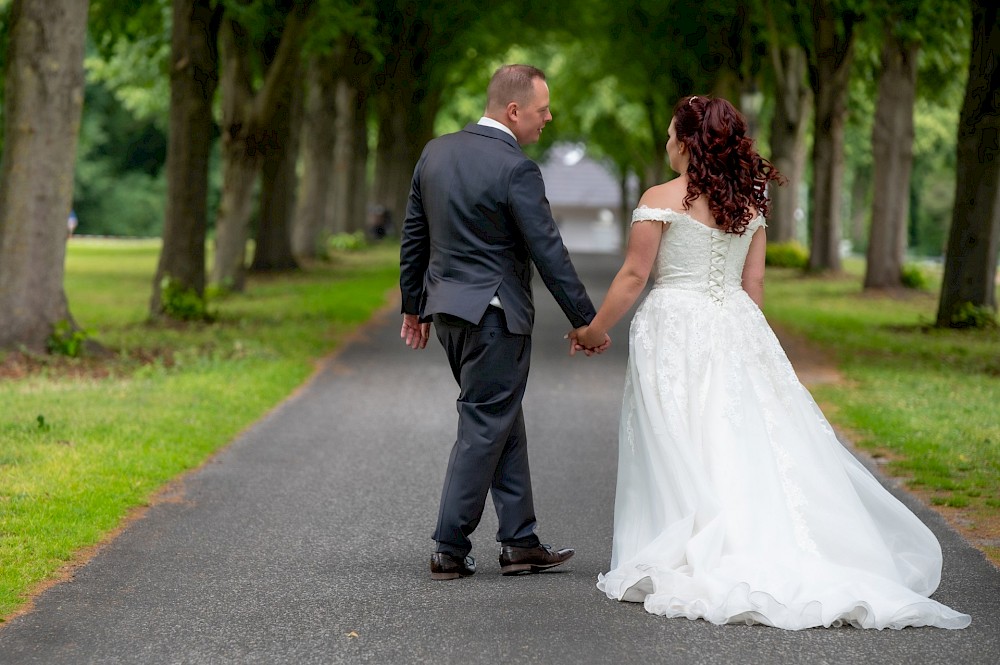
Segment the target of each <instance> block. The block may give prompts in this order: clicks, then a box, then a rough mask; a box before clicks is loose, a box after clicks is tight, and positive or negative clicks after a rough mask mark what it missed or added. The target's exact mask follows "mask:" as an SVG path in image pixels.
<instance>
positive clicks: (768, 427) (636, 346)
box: [597, 207, 971, 629]
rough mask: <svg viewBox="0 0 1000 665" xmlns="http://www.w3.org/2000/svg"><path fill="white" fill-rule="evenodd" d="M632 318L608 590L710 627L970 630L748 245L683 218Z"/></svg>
mask: <svg viewBox="0 0 1000 665" xmlns="http://www.w3.org/2000/svg"><path fill="white" fill-rule="evenodd" d="M640 220H654V221H659V222H665V223H669V228H667V229H665V230H664V233H663V235H662V239H661V241H660V248H659V254H658V256H657V259H656V279H655V282H654V286H653V288H652V290H651V291H650V293H649V294H648V296H647V297H646V299H645V301H644V302H643V303H642V305H641V306H640V307H639V309H638V311H637V312H636V314H635V317H634V318H633V320H632V326H631V331H630V335H629V362H628V374H627V376H626V379H625V396H624V400H623V403H622V420H621V429H620V434H619V437H620V438H619V440H620V443H619V446H620V450H619V459H618V489H617V498H616V502H615V524H614V545H613V548H612V555H611V570H610V572H608V573H607V574H605V575H601V576H600V577H599V578H598V585H597V586H598V587H599V588H600V589H601V590H602V591H604V592H605V593H606V594H607V595H608V597H610V598H613V599H617V600H625V601H633V602H641V603H643V604H644V606H645V608H646V610H647V611H649V612H652V613H654V614H662V615H665V616H669V617H687V618H689V619H694V618H701V619H705V620H707V621H711V622H712V623H718V624H722V623H737V622H739V623H743V622H747V623H763V624H768V625H772V626H778V627H780V628H787V629H801V628H809V627H814V626H837V625H841V624H851V625H854V626H858V627H863V628H903V627H906V626H940V627H944V628H964V627H965V626H967V625H969V623H970V621H971V619H970V617H969V616H968V615H965V614H961V613H959V612H956V611H954V610H952V609H950V608H948V607H946V606H944V605H942V604H940V603H938V602H936V601H934V600H930V599H929V598H928V596H929V595H930V594H931V593H932V592H933V591H934V590H935V589H936V588H937V586H938V583H939V582H940V577H941V547H940V545H939V544H938V542H937V539H936V538H935V537H934V535H933V534H932V533H931V531H930V530H929V529H928V528H927V527H926V526H924V524H923V523H922V522H921V521H920V520H919V519H918V518H917V517H916V516H915V515H914V514H913V513H911V512H910V511H909V510H908V509H907V508H906V507H905V506H903V504H901V503H900V502H899V501H898V500H897V499H896V498H895V497H893V496H892V495H891V494H890V493H889V492H888V491H886V490H885V489H884V488H883V487H882V486H881V485H880V484H879V482H878V481H877V480H876V479H875V478H874V477H873V476H872V475H871V474H870V473H869V472H868V471H867V470H866V469H865V468H864V467H863V466H862V465H861V464H860V463H859V462H858V461H857V460H856V459H855V458H854V457H853V456H852V455H851V454H850V453H849V452H848V451H847V450H846V449H845V448H844V447H843V446H842V445H841V444H840V442H839V441H838V440H837V438H836V436H835V435H834V432H833V430H832V428H831V427H830V425H829V423H828V422H827V421H826V419H825V418H824V417H823V414H822V413H821V412H820V410H819V408H818V407H817V406H816V404H815V402H814V401H813V399H812V397H811V396H810V394H809V392H808V391H807V390H806V389H805V388H804V387H803V386H802V384H801V383H799V381H798V379H797V377H796V375H795V372H794V371H793V369H792V366H791V364H790V363H789V362H788V358H787V357H786V356H785V353H784V351H783V350H782V348H781V346H780V344H779V343H778V341H777V339H776V338H775V336H774V334H773V332H772V331H771V329H770V327H769V326H768V324H767V321H766V320H765V319H764V316H763V314H762V313H761V311H760V310H759V309H758V308H757V306H756V305H755V304H754V303H753V301H752V300H750V298H749V296H748V295H747V294H746V292H744V291H743V289H742V288H741V276H742V272H743V264H744V262H745V259H746V256H747V250H748V248H749V245H750V240H751V236H753V233H754V231H756V230H757V228H759V227H760V226H761V225H762V224H763V223H764V220H763V218H757V219H756V220H754V221H753V222H752V223H751V224H750V225H749V227H748V228H747V230H746V233H745V234H744V235H742V236H738V235H734V234H727V233H724V232H722V231H719V230H716V229H713V228H710V227H708V226H705V225H704V224H701V223H699V222H698V221H696V220H694V219H693V218H691V217H689V216H688V215H687V214H685V213H681V212H676V211H672V210H663V209H651V208H645V207H641V208H639V209H637V210H636V211H635V212H634V214H633V222H635V221H640Z"/></svg>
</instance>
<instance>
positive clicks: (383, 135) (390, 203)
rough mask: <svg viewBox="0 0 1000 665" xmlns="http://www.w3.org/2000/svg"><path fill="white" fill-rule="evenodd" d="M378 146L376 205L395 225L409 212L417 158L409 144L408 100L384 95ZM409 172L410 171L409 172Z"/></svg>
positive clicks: (380, 113) (375, 186) (374, 195)
mask: <svg viewBox="0 0 1000 665" xmlns="http://www.w3.org/2000/svg"><path fill="white" fill-rule="evenodd" d="M378 111H379V122H378V146H377V147H376V152H375V185H374V191H373V201H372V203H373V204H374V206H375V208H376V209H377V210H379V211H380V213H381V211H382V210H384V211H385V214H387V215H388V217H389V219H390V220H391V221H392V223H393V224H396V225H398V224H401V222H402V216H403V215H405V214H406V194H405V193H408V192H409V189H410V180H411V179H412V176H413V168H414V167H415V166H416V164H417V162H416V160H411V157H410V156H411V154H412V153H413V149H412V148H411V147H410V146H408V145H406V142H407V137H406V128H405V126H406V113H407V108H406V103H405V101H404V100H402V99H399V98H394V97H389V96H388V95H384V96H383V98H382V99H381V100H380V103H379V104H378ZM407 171H409V173H407Z"/></svg>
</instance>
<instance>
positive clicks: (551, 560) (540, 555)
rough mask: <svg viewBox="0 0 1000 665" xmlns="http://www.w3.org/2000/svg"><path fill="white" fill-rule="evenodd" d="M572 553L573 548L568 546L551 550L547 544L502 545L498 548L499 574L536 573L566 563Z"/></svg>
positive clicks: (573, 551)
mask: <svg viewBox="0 0 1000 665" xmlns="http://www.w3.org/2000/svg"><path fill="white" fill-rule="evenodd" d="M574 553H575V550H572V549H569V548H566V549H562V550H559V551H557V552H553V551H552V548H551V547H549V546H548V545H539V546H538V547H514V546H513V545H504V546H503V547H501V548H500V574H501V575H518V574H520V573H538V572H541V571H543V570H545V569H546V568H553V567H555V566H558V565H559V564H562V563H566V562H567V561H569V559H570V557H572V556H573V554H574Z"/></svg>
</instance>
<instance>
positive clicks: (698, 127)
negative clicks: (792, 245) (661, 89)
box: [674, 95, 784, 235]
mask: <svg viewBox="0 0 1000 665" xmlns="http://www.w3.org/2000/svg"><path fill="white" fill-rule="evenodd" d="M674 133H675V134H676V136H677V140H678V141H680V142H681V143H683V144H684V146H685V147H686V148H687V150H688V154H689V155H690V156H691V162H690V164H689V165H688V169H687V175H688V185H687V195H686V196H685V197H684V208H685V209H688V208H690V207H691V203H692V202H693V201H694V200H695V199H697V198H698V197H699V196H705V197H706V198H707V199H708V208H709V210H711V211H712V215H713V216H714V217H715V222H716V224H718V225H719V226H720V227H721V228H722V229H723V230H724V231H725V232H726V233H735V234H737V235H743V233H744V232H745V231H746V228H747V225H748V224H749V223H750V222H751V221H753V219H754V217H756V216H757V213H759V214H761V215H763V216H764V217H767V214H768V211H769V208H770V199H769V197H768V195H767V183H768V182H770V181H771V180H775V181H778V184H782V183H783V182H784V178H783V177H782V175H781V174H780V173H778V171H777V169H775V168H774V166H773V165H772V164H771V162H769V161H767V160H766V159H764V158H763V157H761V156H760V155H759V154H757V151H756V150H755V149H754V147H753V139H751V138H750V137H748V136H747V135H746V134H747V124H746V121H745V120H744V119H743V116H742V115H740V112H739V111H737V110H736V108H735V107H734V106H733V105H732V104H730V103H729V102H728V101H726V100H725V99H722V98H721V97H714V98H709V97H702V96H694V95H692V96H688V97H683V98H682V99H681V100H680V101H679V102H677V105H676V106H675V107H674ZM754 210H756V211H757V213H755V212H754Z"/></svg>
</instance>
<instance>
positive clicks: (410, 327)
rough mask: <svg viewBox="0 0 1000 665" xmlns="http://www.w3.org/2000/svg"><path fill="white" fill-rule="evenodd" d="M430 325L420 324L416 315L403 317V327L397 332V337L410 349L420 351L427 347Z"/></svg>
mask: <svg viewBox="0 0 1000 665" xmlns="http://www.w3.org/2000/svg"><path fill="white" fill-rule="evenodd" d="M430 333H431V324H429V323H420V317H418V316H417V315H416V314H404V315H403V327H402V328H401V329H400V330H399V337H400V338H401V339H402V340H403V343H404V344H406V345H407V346H408V347H410V348H411V349H422V348H424V347H426V346H427V338H428V337H430Z"/></svg>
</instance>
